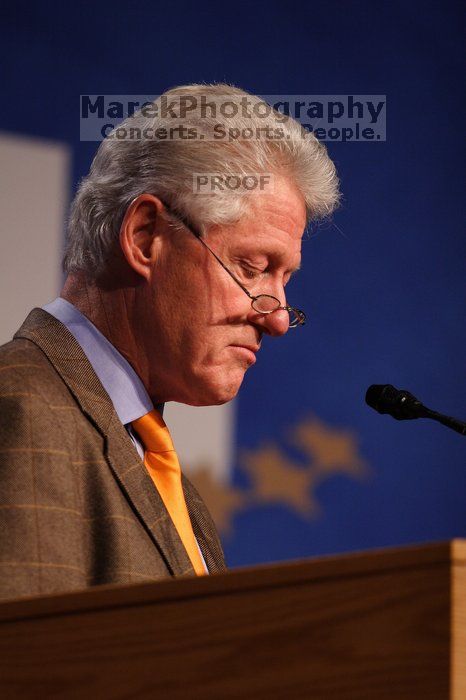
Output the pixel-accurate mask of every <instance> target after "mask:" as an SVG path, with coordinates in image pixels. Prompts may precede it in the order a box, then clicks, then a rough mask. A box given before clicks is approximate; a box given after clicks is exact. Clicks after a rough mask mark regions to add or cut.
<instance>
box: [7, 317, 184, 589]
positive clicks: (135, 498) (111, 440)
mask: <svg viewBox="0 0 466 700" xmlns="http://www.w3.org/2000/svg"><path fill="white" fill-rule="evenodd" d="M14 338H26V339H28V340H30V341H32V342H33V343H35V344H36V345H37V346H38V347H39V348H40V349H41V350H42V351H43V352H44V353H45V355H46V356H47V357H48V359H49V361H50V362H51V364H52V365H53V367H54V368H55V370H56V371H57V372H58V374H59V375H60V377H61V378H62V380H63V381H64V382H65V384H66V385H67V387H68V389H69V390H70V391H71V393H72V394H73V396H74V398H75V399H76V401H77V403H78V404H79V406H80V407H81V410H82V411H83V413H84V414H85V415H86V416H87V417H88V418H89V420H90V421H91V422H92V423H93V424H94V426H95V427H96V428H97V430H98V431H99V433H100V434H101V435H102V436H103V438H104V444H105V448H104V450H105V451H104V456H105V459H106V460H107V462H108V464H109V466H110V469H111V470H112V472H113V475H114V477H115V478H116V480H117V481H118V483H119V485H120V487H121V489H122V490H123V492H124V493H125V495H126V497H127V499H128V501H129V502H130V503H131V505H132V508H133V510H134V512H135V514H136V516H137V517H138V518H139V520H140V521H141V523H142V524H143V526H144V528H145V529H146V531H147V532H148V534H149V536H150V537H151V539H152V540H153V542H154V544H155V545H156V546H157V548H158V549H159V551H160V553H161V555H162V556H163V558H164V559H165V562H166V564H167V567H168V569H169V571H170V572H171V573H172V575H173V576H186V575H194V573H195V572H194V569H193V567H192V564H191V562H190V560H189V557H188V554H187V552H186V550H185V548H184V546H183V544H182V542H181V540H180V538H179V535H178V533H177V531H176V528H175V526H174V525H173V522H172V520H171V518H170V516H169V514H168V511H167V510H166V508H165V505H164V503H163V501H162V499H161V497H160V495H159V493H158V492H157V490H156V489H155V488H154V485H153V483H152V480H151V478H150V476H149V475H148V473H147V472H146V470H145V468H144V465H143V463H142V461H141V459H140V458H139V455H138V453H137V451H136V450H135V448H134V445H133V443H132V441H131V438H130V437H129V435H128V433H127V431H126V429H125V427H124V426H123V425H122V423H121V421H120V419H119V418H118V416H117V414H116V412H115V409H114V407H113V404H112V402H111V400H110V397H109V395H108V394H107V392H106V391H105V389H104V387H103V386H102V384H101V382H100V380H99V379H98V377H97V375H96V374H95V372H94V370H93V368H92V365H91V363H90V362H89V360H88V358H87V357H86V355H85V353H84V351H83V350H82V348H81V346H80V345H79V343H78V342H77V341H76V339H75V337H74V336H73V335H72V333H70V331H69V330H68V329H67V328H66V326H65V325H64V324H62V323H61V322H60V321H58V320H57V319H56V318H55V317H54V316H52V315H51V314H49V313H47V312H46V311H44V310H43V309H39V308H36V309H33V310H32V311H31V313H30V314H29V316H28V317H27V318H26V320H25V321H24V323H23V325H22V326H21V328H20V329H19V330H18V331H17V333H16V334H15V336H14Z"/></svg>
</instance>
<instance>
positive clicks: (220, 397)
mask: <svg viewBox="0 0 466 700" xmlns="http://www.w3.org/2000/svg"><path fill="white" fill-rule="evenodd" d="M226 379H227V378H226V377H225V381H219V380H218V377H216V381H211V382H209V381H204V382H200V383H199V385H198V391H197V392H196V394H195V395H194V392H193V395H192V396H191V400H190V401H184V403H189V404H190V405H191V406H221V405H222V404H224V403H228V401H232V399H234V398H235V396H236V395H237V393H238V391H239V389H240V387H241V384H242V383H243V379H244V372H241V376H238V375H237V373H235V374H234V375H233V376H230V377H228V380H229V381H226Z"/></svg>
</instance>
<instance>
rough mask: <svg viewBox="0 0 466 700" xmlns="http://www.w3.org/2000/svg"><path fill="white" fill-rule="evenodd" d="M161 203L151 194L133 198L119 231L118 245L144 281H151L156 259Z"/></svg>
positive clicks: (129, 263) (160, 221)
mask: <svg viewBox="0 0 466 700" xmlns="http://www.w3.org/2000/svg"><path fill="white" fill-rule="evenodd" d="M162 211H163V204H162V202H161V201H160V199H158V198H157V197H154V196H153V195H151V194H141V195H139V197H136V198H135V199H133V201H132V202H131V204H130V205H129V207H128V209H127V210H126V213H125V216H124V219H123V222H122V224H121V229H120V246H121V249H122V251H123V255H124V256H125V258H126V261H127V263H128V265H129V266H130V267H131V268H132V269H133V270H134V271H135V272H136V273H137V274H139V275H142V277H144V278H145V279H146V280H149V279H150V276H151V273H152V269H153V266H154V263H155V261H156V259H157V242H158V240H159V236H158V234H159V233H160V230H161V224H162V218H161V213H162Z"/></svg>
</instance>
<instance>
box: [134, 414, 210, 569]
mask: <svg viewBox="0 0 466 700" xmlns="http://www.w3.org/2000/svg"><path fill="white" fill-rule="evenodd" d="M131 425H132V426H133V428H134V430H135V431H136V432H137V434H138V435H139V437H140V438H141V440H142V442H143V444H144V448H145V453H144V464H145V466H146V468H147V471H148V472H149V475H150V477H151V479H152V481H153V482H154V484H155V486H156V488H157V491H158V492H159V494H160V496H161V498H162V500H163V502H164V504H165V507H166V509H167V510H168V512H169V513H170V516H171V519H172V520H173V524H174V525H175V527H176V529H177V531H178V534H179V536H180V539H181V541H182V542H183V544H184V546H185V549H186V551H187V553H188V556H189V558H190V560H191V563H192V565H193V567H194V570H195V572H196V574H197V575H198V576H201V575H203V574H205V573H206V570H205V567H204V564H203V562H202V559H201V555H200V553H199V548H198V546H197V542H196V538H195V537H194V532H193V528H192V525H191V520H190V518H189V513H188V508H187V506H186V501H185V499H184V494H183V487H182V485H181V467H180V463H179V461H178V456H177V454H176V452H175V448H174V447H173V442H172V439H171V435H170V433H169V430H168V428H167V426H166V425H165V421H164V420H163V418H162V416H161V415H160V413H159V412H158V411H157V410H156V409H154V410H152V411H149V413H146V415H145V416H142V417H141V418H138V419H137V420H134V421H133V422H132V423H131Z"/></svg>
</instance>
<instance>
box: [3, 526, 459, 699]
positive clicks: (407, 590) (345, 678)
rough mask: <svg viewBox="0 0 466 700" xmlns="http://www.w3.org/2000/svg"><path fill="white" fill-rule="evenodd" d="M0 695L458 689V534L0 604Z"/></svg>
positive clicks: (424, 695)
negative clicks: (419, 543) (431, 541)
mask: <svg viewBox="0 0 466 700" xmlns="http://www.w3.org/2000/svg"><path fill="white" fill-rule="evenodd" d="M0 697H1V698H2V699H4V700H6V698H14V699H15V700H17V699H19V698H41V699H42V698H52V697H53V698H60V699H61V698H89V699H91V700H94V699H96V700H102V699H104V698H148V699H152V698H160V699H161V700H178V699H182V700H197V699H201V698H202V700H211V699H214V698H215V700H223V699H231V700H233V699H235V700H236V699H237V698H240V699H241V700H259V699H260V700H275V699H277V700H281V699H282V698H283V699H285V700H289V699H294V698H306V699H307V698H309V699H316V700H318V699H320V698H323V699H327V698H335V699H338V700H344V699H345V698H352V699H353V698H360V699H361V700H377V699H378V698H387V700H388V699H390V700H395V699H398V698H406V699H409V700H417V699H418V698H419V699H422V700H427V699H428V698H432V699H433V700H434V699H435V700H441V699H442V698H455V700H464V699H465V698H466V541H465V540H454V541H452V542H449V543H442V544H432V545H424V546H414V547H403V548H400V549H386V550H377V551H373V552H368V553H361V554H359V553H357V554H352V555H342V556H335V557H323V558H319V559H315V560H309V561H304V562H297V563H291V564H285V565H281V566H263V567H257V568H254V569H244V570H236V571H231V572H229V573H227V574H222V575H215V576H211V577H205V578H200V579H182V580H176V581H167V582H161V583H156V584H140V585H133V586H128V587H98V588H94V589H91V590H87V591H83V592H80V593H73V594H66V595H57V596H47V597H44V598H30V599H23V600H19V601H12V602H4V603H1V604H0Z"/></svg>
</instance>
